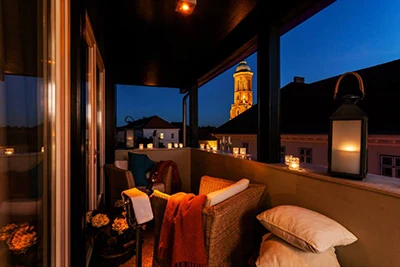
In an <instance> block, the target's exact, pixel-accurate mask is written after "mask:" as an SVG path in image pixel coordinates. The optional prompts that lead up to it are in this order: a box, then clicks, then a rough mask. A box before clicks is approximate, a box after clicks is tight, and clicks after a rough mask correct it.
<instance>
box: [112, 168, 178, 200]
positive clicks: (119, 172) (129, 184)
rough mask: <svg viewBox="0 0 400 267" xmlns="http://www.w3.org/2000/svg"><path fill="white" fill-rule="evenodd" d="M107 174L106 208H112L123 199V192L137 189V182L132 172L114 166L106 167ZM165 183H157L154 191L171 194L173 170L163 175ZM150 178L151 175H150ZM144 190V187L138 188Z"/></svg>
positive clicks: (168, 170) (169, 169)
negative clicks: (117, 201) (118, 200)
mask: <svg viewBox="0 0 400 267" xmlns="http://www.w3.org/2000/svg"><path fill="white" fill-rule="evenodd" d="M105 172H106V188H107V192H106V206H107V207H111V205H113V204H114V202H115V200H117V199H120V198H121V192H122V191H124V190H126V189H129V188H133V187H136V185H135V180H134V178H133V175H132V172H131V171H129V170H124V169H121V168H118V167H116V166H115V165H114V164H107V165H105ZM163 175H164V177H163V181H164V183H155V184H154V185H153V190H160V191H165V193H167V194H171V180H172V168H171V167H169V168H168V169H167V170H166V172H165V173H164V174H163ZM148 176H149V175H148ZM138 188H139V189H140V188H144V186H142V187H140V186H139V187H138Z"/></svg>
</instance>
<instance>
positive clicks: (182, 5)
mask: <svg viewBox="0 0 400 267" xmlns="http://www.w3.org/2000/svg"><path fill="white" fill-rule="evenodd" d="M196 2H197V0H179V1H178V3H177V5H176V9H175V11H177V12H181V13H183V14H188V15H189V14H192V12H193V10H194V8H195V7H196Z"/></svg>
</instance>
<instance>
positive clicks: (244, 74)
mask: <svg viewBox="0 0 400 267" xmlns="http://www.w3.org/2000/svg"><path fill="white" fill-rule="evenodd" d="M233 89H234V93H233V104H232V106H231V111H230V119H233V118H235V117H236V116H238V115H240V114H241V113H243V112H244V111H246V110H248V109H249V108H251V107H252V106H253V72H251V69H250V66H249V65H247V62H246V61H241V62H240V63H239V65H238V66H237V68H236V72H235V73H234V74H233Z"/></svg>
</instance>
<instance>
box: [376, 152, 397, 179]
mask: <svg viewBox="0 0 400 267" xmlns="http://www.w3.org/2000/svg"><path fill="white" fill-rule="evenodd" d="M381 175H383V176H389V177H396V178H400V156H390V155H381Z"/></svg>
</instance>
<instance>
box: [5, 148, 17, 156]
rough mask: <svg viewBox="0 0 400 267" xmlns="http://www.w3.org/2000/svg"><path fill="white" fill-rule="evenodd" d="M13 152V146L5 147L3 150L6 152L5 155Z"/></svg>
mask: <svg viewBox="0 0 400 267" xmlns="http://www.w3.org/2000/svg"><path fill="white" fill-rule="evenodd" d="M14 152H15V150H14V148H6V149H5V150H4V154H6V155H12V154H14Z"/></svg>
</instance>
